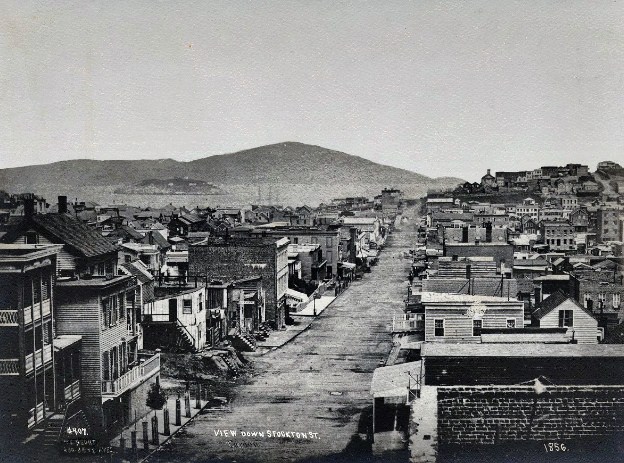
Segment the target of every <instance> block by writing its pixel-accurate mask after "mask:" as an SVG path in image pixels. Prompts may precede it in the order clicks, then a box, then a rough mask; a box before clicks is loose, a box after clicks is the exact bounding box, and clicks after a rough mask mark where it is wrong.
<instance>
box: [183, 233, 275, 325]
mask: <svg viewBox="0 0 624 463" xmlns="http://www.w3.org/2000/svg"><path fill="white" fill-rule="evenodd" d="M276 259H277V249H276V247H275V243H271V244H267V245H248V246H245V245H242V244H238V245H231V246H225V245H219V246H210V245H203V246H190V247H189V272H190V274H191V275H201V276H203V275H207V276H208V281H210V280H212V279H217V280H218V279H225V280H230V279H232V280H236V279H242V278H248V277H255V276H261V277H262V285H263V287H264V288H265V290H266V319H267V320H272V321H277V320H278V319H279V318H280V317H279V314H278V311H277V305H278V300H277V274H276V268H275V266H276ZM282 318H283V317H282Z"/></svg>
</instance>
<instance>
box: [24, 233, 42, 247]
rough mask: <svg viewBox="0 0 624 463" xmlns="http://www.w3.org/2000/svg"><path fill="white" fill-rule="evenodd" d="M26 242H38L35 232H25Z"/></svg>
mask: <svg viewBox="0 0 624 463" xmlns="http://www.w3.org/2000/svg"><path fill="white" fill-rule="evenodd" d="M25 240H26V244H39V235H38V234H37V232H27V233H26V235H25Z"/></svg>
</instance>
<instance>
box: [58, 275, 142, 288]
mask: <svg viewBox="0 0 624 463" xmlns="http://www.w3.org/2000/svg"><path fill="white" fill-rule="evenodd" d="M132 278H133V277H132V276H130V275H115V276H114V277H113V278H109V279H107V278H105V277H93V278H82V279H79V280H62V279H60V278H59V279H57V280H56V286H58V287H59V288H98V287H102V288H103V287H106V286H110V285H114V284H116V283H120V282H122V281H125V280H130V279H132Z"/></svg>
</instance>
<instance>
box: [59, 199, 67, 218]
mask: <svg viewBox="0 0 624 463" xmlns="http://www.w3.org/2000/svg"><path fill="white" fill-rule="evenodd" d="M58 213H59V214H67V196H59V197H58Z"/></svg>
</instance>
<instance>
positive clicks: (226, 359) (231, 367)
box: [221, 355, 238, 373]
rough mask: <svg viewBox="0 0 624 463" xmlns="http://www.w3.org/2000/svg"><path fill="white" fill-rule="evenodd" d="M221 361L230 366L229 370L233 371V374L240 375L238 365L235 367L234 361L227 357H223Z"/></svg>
mask: <svg viewBox="0 0 624 463" xmlns="http://www.w3.org/2000/svg"><path fill="white" fill-rule="evenodd" d="M221 359H222V360H223V361H224V362H225V364H226V365H227V366H228V368H229V369H230V370H232V372H233V373H238V368H237V366H236V365H234V362H232V359H231V358H230V357H229V356H227V355H222V356H221Z"/></svg>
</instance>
